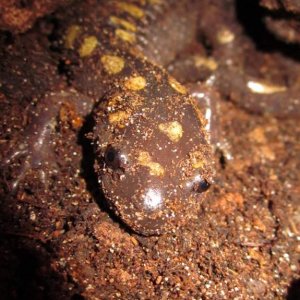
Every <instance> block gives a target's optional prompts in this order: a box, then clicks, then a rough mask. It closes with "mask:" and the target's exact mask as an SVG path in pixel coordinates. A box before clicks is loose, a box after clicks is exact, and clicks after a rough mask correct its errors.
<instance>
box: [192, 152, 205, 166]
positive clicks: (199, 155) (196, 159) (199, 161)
mask: <svg viewBox="0 0 300 300" xmlns="http://www.w3.org/2000/svg"><path fill="white" fill-rule="evenodd" d="M190 158H191V162H192V167H193V168H194V169H202V168H203V167H204V165H205V157H204V153H203V152H202V151H200V150H198V151H195V152H192V153H190Z"/></svg>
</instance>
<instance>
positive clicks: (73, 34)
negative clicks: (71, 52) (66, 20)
mask: <svg viewBox="0 0 300 300" xmlns="http://www.w3.org/2000/svg"><path fill="white" fill-rule="evenodd" d="M80 31H81V29H80V27H79V26H78V25H71V26H70V27H69V28H68V29H67V32H66V35H65V47H66V48H68V49H72V48H73V45H74V42H75V40H76V38H77V37H78V35H79V33H80Z"/></svg>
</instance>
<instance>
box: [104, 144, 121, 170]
mask: <svg viewBox="0 0 300 300" xmlns="http://www.w3.org/2000/svg"><path fill="white" fill-rule="evenodd" d="M104 160H105V163H106V165H107V166H108V167H110V168H112V169H113V170H116V169H119V168H120V167H121V160H120V155H119V151H118V150H116V149H115V148H114V147H112V146H108V147H107V149H106V151H105V154H104Z"/></svg>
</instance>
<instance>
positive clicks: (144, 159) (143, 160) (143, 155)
mask: <svg viewBox="0 0 300 300" xmlns="http://www.w3.org/2000/svg"><path fill="white" fill-rule="evenodd" d="M138 163H139V164H140V165H141V166H144V167H148V168H149V169H150V172H149V173H150V175H152V176H163V175H164V173H165V170H164V168H163V167H162V166H161V165H160V164H159V163H157V162H153V161H152V158H151V156H150V154H149V153H148V152H146V151H141V152H140V153H139V156H138Z"/></svg>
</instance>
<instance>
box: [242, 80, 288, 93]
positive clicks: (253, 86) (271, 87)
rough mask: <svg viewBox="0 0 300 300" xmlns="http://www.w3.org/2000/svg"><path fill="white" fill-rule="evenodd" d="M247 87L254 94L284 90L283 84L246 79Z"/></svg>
mask: <svg viewBox="0 0 300 300" xmlns="http://www.w3.org/2000/svg"><path fill="white" fill-rule="evenodd" d="M247 87H248V89H250V90H251V92H252V93H256V94H274V93H279V92H284V91H286V87H285V86H280V85H275V84H270V83H263V82H258V81H248V82H247Z"/></svg>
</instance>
